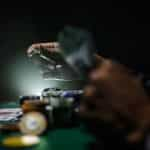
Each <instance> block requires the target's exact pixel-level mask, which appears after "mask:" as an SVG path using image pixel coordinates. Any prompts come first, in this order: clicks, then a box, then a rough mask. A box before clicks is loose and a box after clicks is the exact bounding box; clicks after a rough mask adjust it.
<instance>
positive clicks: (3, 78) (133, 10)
mask: <svg viewBox="0 0 150 150" xmlns="http://www.w3.org/2000/svg"><path fill="white" fill-rule="evenodd" d="M147 5H148V4H145V3H143V4H141V3H137V2H136V3H132V4H131V3H119V4H118V2H117V3H115V2H110V3H108V2H106V3H104V2H103V3H100V4H99V5H98V7H94V10H93V8H92V6H91V7H90V5H89V6H88V7H74V8H70V7H66V8H65V9H62V8H61V9H59V8H53V9H52V7H46V8H45V7H44V8H43V7H35V6H33V7H9V8H8V7H3V8H1V9H0V70H1V71H0V100H14V99H15V98H16V97H17V96H18V95H20V93H18V90H17V88H18V87H16V86H15V82H17V78H18V80H19V77H16V78H15V79H16V81H14V78H12V76H17V73H16V71H17V67H18V64H19V62H21V61H27V58H26V53H25V50H26V49H27V48H28V46H29V45H31V44H32V43H36V42H42V41H43V42H46V41H52V40H55V39H56V35H57V32H58V31H60V30H61V29H62V28H63V27H64V25H66V24H69V25H76V26H81V27H84V28H87V29H88V30H89V31H92V32H93V33H94V36H95V39H96V44H97V47H98V49H99V50H100V52H101V54H103V55H106V56H109V57H114V58H117V59H118V60H120V61H121V62H123V63H126V64H130V66H132V67H135V68H136V69H139V70H142V71H145V72H146V73H149V54H148V51H149V40H150V36H149V33H150V28H149V27H150V24H149V21H148V20H149V10H148V6H147ZM18 60H19V61H18ZM27 65H29V64H26V67H27ZM21 67H24V66H23V64H22V66H21ZM14 68H15V69H14ZM14 72H15V73H14ZM18 72H19V73H20V71H19V70H18ZM19 73H18V76H19V75H20V74H19ZM25 73H26V72H24V74H25ZM24 78H26V75H24ZM12 80H13V81H12ZM24 80H25V79H24ZM18 82H20V81H18Z"/></svg>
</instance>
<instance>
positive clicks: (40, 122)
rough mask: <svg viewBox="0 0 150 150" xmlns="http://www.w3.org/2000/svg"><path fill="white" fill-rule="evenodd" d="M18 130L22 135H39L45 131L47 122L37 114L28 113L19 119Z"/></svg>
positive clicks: (42, 116)
mask: <svg viewBox="0 0 150 150" xmlns="http://www.w3.org/2000/svg"><path fill="white" fill-rule="evenodd" d="M19 129H20V131H21V132H22V133H23V134H30V135H40V134H42V133H43V132H44V131H45V130H46V129H47V120H46V118H45V116H44V115H43V114H41V113H39V112H29V113H27V114H25V115H24V116H23V117H22V118H21V120H20V122H19Z"/></svg>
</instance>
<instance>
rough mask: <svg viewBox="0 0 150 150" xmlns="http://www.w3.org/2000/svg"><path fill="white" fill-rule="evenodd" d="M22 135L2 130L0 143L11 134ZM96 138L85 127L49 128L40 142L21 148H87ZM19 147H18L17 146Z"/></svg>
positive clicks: (36, 149) (83, 149)
mask: <svg viewBox="0 0 150 150" xmlns="http://www.w3.org/2000/svg"><path fill="white" fill-rule="evenodd" d="M16 107H19V104H16V103H13V102H12V103H7V104H1V105H0V108H16ZM18 134H19V135H20V134H21V133H14V132H9V133H7V134H6V133H3V132H0V143H1V142H2V140H3V139H4V138H5V137H8V136H10V135H18ZM93 140H94V138H93V137H91V136H90V135H89V134H87V133H86V132H85V130H84V127H81V126H80V127H76V128H67V129H55V130H49V131H48V132H46V133H45V134H44V135H42V136H40V143H39V144H38V145H36V146H34V147H29V148H20V149H22V150H23V149H31V150H66V149H71V150H86V149H88V144H89V143H90V142H92V141H93ZM7 149H8V150H9V149H10V148H6V147H3V146H2V144H1V145H0V150H7ZM17 149H18V148H17Z"/></svg>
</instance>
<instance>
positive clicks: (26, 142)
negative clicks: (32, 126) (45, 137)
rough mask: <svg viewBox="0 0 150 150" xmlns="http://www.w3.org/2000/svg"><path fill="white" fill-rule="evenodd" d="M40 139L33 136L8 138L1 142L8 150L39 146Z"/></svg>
mask: <svg viewBox="0 0 150 150" xmlns="http://www.w3.org/2000/svg"><path fill="white" fill-rule="evenodd" d="M39 142H40V138H39V137H37V136H33V135H24V136H10V137H6V138H4V139H3V141H2V145H3V146H4V147H8V148H24V147H31V146H34V145H37V144H39Z"/></svg>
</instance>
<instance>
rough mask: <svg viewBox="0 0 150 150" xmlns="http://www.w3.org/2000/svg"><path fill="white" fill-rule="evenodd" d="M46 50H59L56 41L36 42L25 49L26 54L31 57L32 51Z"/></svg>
mask: <svg viewBox="0 0 150 150" xmlns="http://www.w3.org/2000/svg"><path fill="white" fill-rule="evenodd" d="M41 49H43V50H47V51H49V52H59V51H60V49H59V43H58V42H48V43H36V44H32V45H31V46H30V47H29V48H28V49H27V55H28V56H29V57H31V56H32V55H33V54H34V53H39V52H40V50H41Z"/></svg>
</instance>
